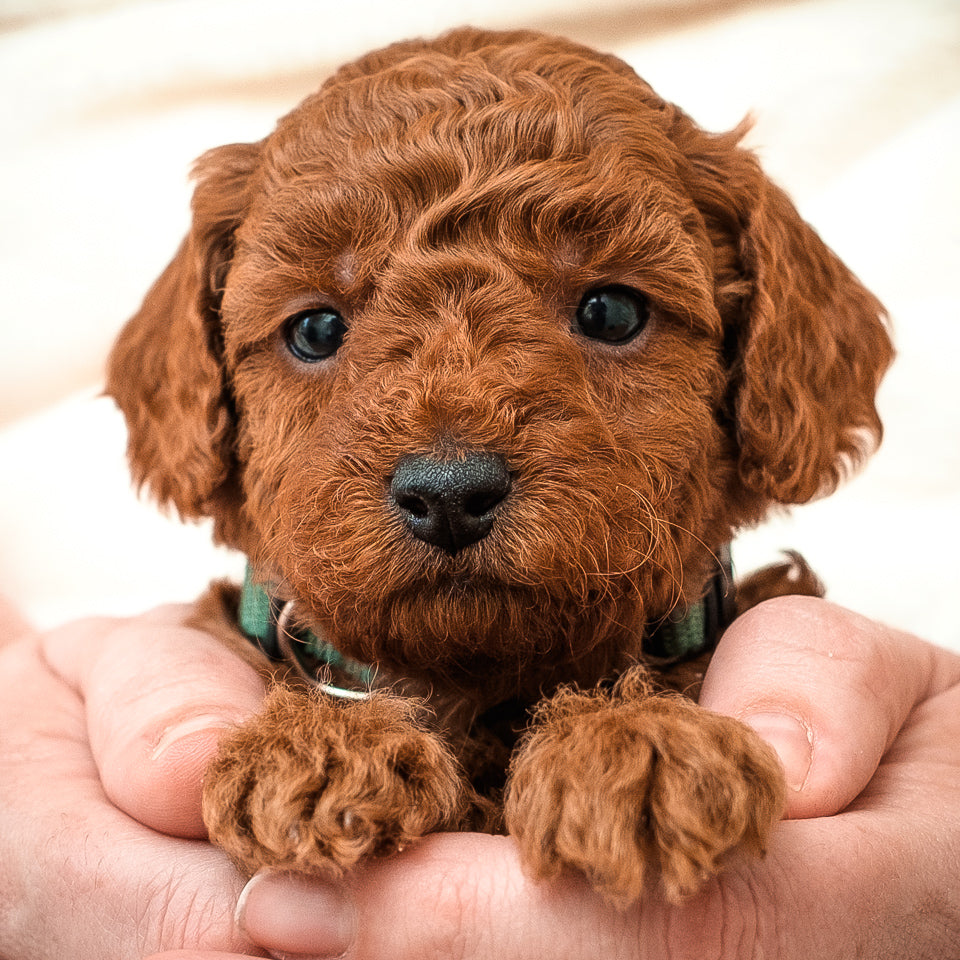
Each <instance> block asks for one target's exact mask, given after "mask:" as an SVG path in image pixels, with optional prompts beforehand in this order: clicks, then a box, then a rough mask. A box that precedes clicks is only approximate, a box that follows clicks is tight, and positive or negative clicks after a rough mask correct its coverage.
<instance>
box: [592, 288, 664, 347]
mask: <svg viewBox="0 0 960 960" xmlns="http://www.w3.org/2000/svg"><path fill="white" fill-rule="evenodd" d="M649 319H650V304H649V302H648V301H647V298H646V297H645V296H644V295H643V294H642V293H640V291H639V290H632V289H631V288H630V287H601V288H600V289H599V290H590V291H589V292H588V293H587V294H586V296H584V298H583V299H582V300H581V301H580V306H579V307H577V326H578V327H579V328H580V332H581V333H582V334H583V335H584V336H585V337H589V338H590V339H591V340H603V341H605V342H606V343H625V342H626V341H627V340H632V339H633V338H634V337H635V336H636V335H637V334H638V333H640V331H641V330H643V328H644V327H645V326H646V325H647V322H648V321H649Z"/></svg>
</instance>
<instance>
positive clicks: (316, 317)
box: [284, 307, 347, 363]
mask: <svg viewBox="0 0 960 960" xmlns="http://www.w3.org/2000/svg"><path fill="white" fill-rule="evenodd" d="M346 332H347V325H346V323H344V321H343V317H341V316H340V314H339V313H337V311H336V310H331V309H330V308H329V307H320V308H319V309H314V310H302V311H301V312H300V313H295V314H294V315H293V316H292V317H290V319H289V320H287V323H286V326H285V329H284V336H285V338H286V341H287V346H288V347H289V349H290V352H291V353H292V354H293V355H294V356H295V357H296V358H297V359H298V360H302V361H303V362H304V363H318V362H319V361H320V360H326V359H327V358H328V357H332V356H333V355H334V354H335V353H336V352H337V350H339V349H340V344H342V343H343V337H344V334H345V333H346Z"/></svg>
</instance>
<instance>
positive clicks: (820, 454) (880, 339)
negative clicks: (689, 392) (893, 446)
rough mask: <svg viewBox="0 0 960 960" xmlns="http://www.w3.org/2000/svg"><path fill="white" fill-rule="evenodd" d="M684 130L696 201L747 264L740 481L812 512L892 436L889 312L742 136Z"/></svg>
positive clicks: (737, 353) (740, 339)
mask: <svg viewBox="0 0 960 960" xmlns="http://www.w3.org/2000/svg"><path fill="white" fill-rule="evenodd" d="M684 121H686V122H684ZM675 122H676V123H677V125H678V127H680V128H681V129H682V135H681V136H680V138H679V139H680V140H681V141H683V146H682V148H683V149H684V152H685V153H686V155H687V158H688V160H689V161H690V162H691V165H692V169H693V176H692V177H691V181H690V184H689V185H690V188H691V192H692V194H693V195H694V199H695V202H697V203H698V206H699V207H700V209H701V211H702V212H704V214H705V219H706V220H707V223H708V229H709V230H710V232H711V233H712V234H713V235H714V238H715V242H719V243H720V244H723V245H732V247H733V258H732V259H733V260H734V261H735V262H736V263H737V264H738V271H737V272H738V273H739V276H738V277H737V278H736V279H735V280H734V283H733V286H737V287H739V288H740V290H739V294H738V298H737V299H738V300H739V304H740V306H739V308H738V309H737V310H736V311H734V315H733V316H728V317H727V318H726V322H727V325H728V334H729V338H730V341H731V342H732V343H733V344H734V347H733V351H732V352H733V356H731V357H729V358H728V359H729V360H730V361H731V364H732V367H731V376H732V398H733V402H732V407H733V409H732V411H731V412H732V414H733V420H734V422H735V424H736V431H737V441H738V445H739V472H740V479H741V482H742V483H743V485H744V486H745V487H746V488H747V489H748V490H750V491H752V492H753V493H755V494H758V495H760V496H761V497H763V498H766V499H771V500H775V501H778V502H780V503H805V502H806V501H808V500H810V499H812V498H814V497H816V496H819V495H822V494H825V493H828V492H830V491H831V490H832V489H833V488H834V487H835V486H836V485H837V483H838V482H839V481H840V480H841V479H842V478H843V477H844V475H845V474H846V473H847V472H848V471H849V470H850V469H851V468H853V467H855V466H857V465H858V464H859V463H860V462H861V461H862V460H863V459H865V458H866V456H868V455H869V453H871V452H872V451H873V450H874V449H875V448H876V446H877V445H878V444H879V442H880V439H881V437H882V433H883V431H882V426H881V423H880V418H879V416H878V414H877V410H876V406H875V402H874V401H875V396H876V392H877V388H878V387H879V384H880V380H881V378H882V376H883V374H884V372H885V371H886V369H887V367H888V366H889V364H890V362H891V360H892V359H893V346H892V344H891V342H890V336H889V334H888V330H887V321H886V315H885V312H884V309H883V306H882V305H881V304H880V302H879V301H878V300H877V299H876V298H875V297H874V296H873V295H872V294H871V293H870V292H869V291H868V290H867V289H866V288H865V287H864V286H863V285H862V284H861V283H860V281H859V280H857V278H856V277H855V276H854V275H853V274H852V273H851V272H850V270H848V269H847V267H846V266H845V265H844V264H843V263H842V262H841V261H840V259H839V258H838V257H837V256H836V255H835V254H834V253H833V252H832V251H831V250H830V249H829V248H828V247H827V245H826V244H825V243H824V242H823V241H822V240H821V239H820V237H819V236H818V235H817V234H816V232H815V231H814V230H813V228H812V227H810V226H809V225H808V224H807V223H805V222H804V221H803V220H802V219H801V217H800V215H799V214H798V213H797V211H796V209H795V208H794V206H793V204H792V203H791V202H790V200H789V198H788V197H787V195H786V194H785V193H784V192H783V191H782V190H781V189H780V188H779V187H777V186H776V185H775V184H773V183H772V182H771V181H770V180H769V179H768V178H767V177H766V176H765V174H764V173H763V172H762V171H761V169H760V166H759V164H758V162H757V160H756V158H755V157H754V156H753V155H752V154H751V153H749V152H748V151H746V150H743V149H741V148H740V147H739V146H737V141H738V140H739V138H740V136H741V134H742V130H738V131H734V132H733V133H731V134H726V135H719V136H714V135H710V134H706V133H704V132H703V131H700V130H699V129H697V128H695V127H692V125H690V121H688V120H686V118H685V117H684V118H679V117H678V118H675ZM675 129H676V128H675ZM744 281H746V283H745V284H744Z"/></svg>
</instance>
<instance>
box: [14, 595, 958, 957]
mask: <svg viewBox="0 0 960 960" xmlns="http://www.w3.org/2000/svg"><path fill="white" fill-rule="evenodd" d="M181 618H182V611H179V610H165V611H160V612H158V613H155V614H153V615H151V616H148V617H145V618H140V619H138V620H135V621H127V622H113V621H91V622H88V623H85V624H83V625H79V626H74V627H70V628H63V629H62V630H60V631H56V632H55V633H54V634H52V635H50V636H49V637H47V638H45V639H43V640H42V641H41V640H40V639H38V638H30V637H28V638H26V639H25V640H21V641H20V642H19V643H17V644H15V645H13V646H11V647H8V648H6V649H4V650H0V657H2V662H0V765H2V767H3V770H2V771H0V802H2V804H3V806H2V809H3V810H4V817H3V818H0V862H2V863H3V868H2V869H0V956H3V957H6V958H8V960H32V958H47V957H58V958H59V957H64V956H78V957H80V956H82V957H84V958H85V960H96V958H99V957H112V958H128V957H140V956H143V955H145V954H147V953H149V952H150V951H158V950H166V951H174V952H170V953H166V954H164V958H165V960H172V958H173V957H174V956H178V957H180V958H187V957H189V958H199V957H203V958H206V960H212V958H214V957H227V956H230V957H237V956H262V955H263V954H264V953H265V952H272V953H273V954H274V955H278V956H279V955H300V956H305V957H308V956H314V957H322V956H329V957H336V956H345V957H347V958H350V960H365V958H371V960H372V958H380V957H384V958H386V957H390V958H392V960H402V958H404V957H417V958H422V957H424V956H443V957H454V958H459V960H468V958H469V960H473V958H476V960H480V958H485V957H494V956H495V957H497V960H514V958H521V957H524V958H527V957H529V958H534V957H536V958H543V957H547V956H549V957H556V958H570V960H573V958H580V957H590V958H596V957H598V956H602V957H611V958H624V960H627V958H633V957H636V958H661V957H663V958H670V960H674V958H679V957H684V956H688V955H689V956H697V957H702V956H716V957H726V958H731V960H734V958H739V957H752V956H756V955H758V954H763V955H769V956H776V957H778V958H779V960H790V958H794V957H796V958H801V957H802V958H804V960H806V958H809V957H817V958H818V960H820V958H822V960H829V958H841V957H842V958H847V957H851V956H863V957H867V958H870V957H873V958H897V960H900V958H903V957H911V958H922V957H930V958H938V960H943V958H947V957H952V956H954V955H955V954H956V943H958V942H960V894H958V886H957V882H956V878H957V876H958V874H960V776H958V774H960V657H957V656H955V655H953V654H950V653H948V652H946V651H943V650H939V649H937V648H935V647H932V646H930V645H928V644H925V643H923V642H921V641H919V640H917V639H915V638H913V637H909V636H907V635H904V634H902V633H899V632H897V631H894V630H890V629H888V628H886V627H882V626H880V625H878V624H875V623H872V622H871V621H868V620H865V619H863V618H861V617H858V616H855V615H853V614H851V613H849V612H847V611H844V610H841V609H839V608H837V607H833V606H831V605H829V604H825V603H823V602H821V601H811V600H804V599H800V598H790V599H785V600H780V601H773V602H771V603H769V604H766V605H764V606H762V607H759V608H757V609H756V610H755V611H751V613H750V614H748V615H747V616H745V617H743V618H741V619H740V620H739V621H738V622H737V623H736V624H735V625H734V626H733V627H732V628H731V629H730V630H729V631H728V632H727V634H726V635H725V636H724V639H723V641H722V643H721V645H720V648H719V650H718V652H717V655H716V657H715V658H714V661H713V663H712V664H711V668H710V671H709V673H708V676H707V679H706V682H705V684H704V689H703V694H702V697H701V702H702V703H703V704H704V705H705V706H707V707H708V708H710V709H715V710H718V711H722V712H725V713H730V714H733V715H736V716H740V717H742V718H743V719H745V720H747V722H751V723H752V724H753V725H754V726H755V727H756V729H757V730H759V731H760V732H761V733H762V735H764V736H766V737H767V738H768V739H769V740H770V741H771V742H772V743H773V744H774V746H775V747H776V748H777V749H778V752H779V753H780V756H781V758H782V760H783V762H784V768H785V773H786V777H787V781H788V783H790V784H791V785H792V789H791V795H790V800H789V806H788V813H789V814H790V815H791V816H792V817H794V818H796V819H792V820H789V821H787V822H785V823H783V824H782V825H781V826H780V827H779V828H778V831H777V833H776V835H775V838H774V842H773V844H772V847H771V850H770V852H769V854H768V856H767V857H766V859H765V860H763V861H760V862H756V861H747V860H734V861H732V862H731V863H730V864H729V867H728V869H727V871H726V872H725V873H724V874H723V875H722V876H721V877H720V878H719V879H717V880H715V881H712V882H711V883H710V884H708V885H707V887H706V888H705V889H704V890H703V891H702V892H701V893H700V894H698V895H697V896H696V897H695V898H693V899H692V900H690V901H688V902H687V903H685V904H683V905H681V906H679V907H673V906H670V905H668V904H666V903H665V902H664V901H663V900H662V899H661V898H660V897H659V896H658V895H657V892H656V890H655V889H651V890H650V891H649V894H648V896H647V897H645V898H644V899H643V901H642V902H641V903H640V904H638V905H636V906H635V907H633V908H631V909H629V910H626V911H622V912H621V911H617V910H614V909H613V908H611V907H609V906H608V905H607V904H605V903H604V902H603V901H601V900H600V899H599V898H597V897H596V896H595V895H594V894H593V892H592V891H591V890H590V889H589V888H588V887H587V886H586V885H585V884H584V883H583V882H582V881H581V880H580V879H579V878H577V877H574V876H571V877H567V878H565V879H564V880H563V881H561V882H559V883H556V884H534V883H531V882H530V881H529V880H528V879H527V878H526V877H525V876H524V874H523V871H522V868H521V866H520V864H519V862H518V860H517V856H516V850H515V847H514V845H513V843H512V842H511V841H510V840H509V839H508V838H502V837H485V836H478V835H469V834H465V835H440V836H433V837H428V838H425V839H424V840H423V841H422V842H420V843H418V844H416V845H414V846H413V847H411V848H410V849H408V850H407V851H405V852H404V853H403V854H401V855H399V856H397V857H394V858H391V859H388V860H385V861H382V862H379V863H373V864H370V865H368V866H367V867H365V868H364V869H362V870H360V871H357V872H356V874H355V875H353V876H351V877H349V878H348V879H347V880H345V881H344V882H342V883H339V884H330V883H321V882H316V881H306V880H303V879H301V878H296V877H291V876H286V875H283V874H264V875H262V876H258V877H257V878H255V879H254V881H252V882H251V884H250V885H248V887H247V888H246V890H245V891H244V895H243V898H242V908H241V910H240V922H241V927H240V928H238V927H237V926H235V924H234V919H233V917H234V905H235V902H236V899H237V896H238V893H239V890H240V887H241V885H242V884H241V882H240V881H239V879H238V878H237V877H236V875H235V874H234V873H233V871H232V869H231V868H230V866H229V865H228V864H227V863H226V862H225V861H224V858H223V857H222V856H221V855H220V854H219V853H218V852H217V851H215V850H213V849H212V848H210V847H209V846H208V845H207V844H206V843H205V842H203V841H202V840H199V839H195V838H196V837H197V836H198V835H199V834H201V833H202V825H201V823H200V820H199V803H200V777H201V774H202V770H203V768H204V766H205V764H206V762H207V760H208V759H209V757H210V755H211V753H212V751H213V750H214V749H215V745H216V740H217V737H218V735H219V733H220V731H221V730H222V729H223V728H224V726H228V725H230V724H232V723H234V722H236V721H238V720H240V719H242V718H243V717H244V716H246V715H248V714H249V713H250V712H252V711H253V710H255V709H256V707H257V705H258V703H259V700H260V697H261V693H262V691H261V687H260V682H259V679H258V678H257V677H256V675H255V674H254V673H253V671H251V670H250V669H249V668H248V667H246V666H245V665H244V664H242V663H240V662H239V661H237V660H236V659H235V658H234V657H233V656H232V655H230V654H228V653H227V652H226V651H225V650H223V649H222V648H220V647H219V645H218V644H217V643H216V641H214V640H212V639H210V638H208V637H206V636H204V635H203V634H198V633H195V632H194V631H189V630H186V628H184V627H183V626H182V623H181ZM121 811H122V812H121ZM147 825H148V826H147ZM161 830H162V831H166V832H167V833H166V834H163V833H160V832H158V831H161ZM190 838H194V839H190ZM217 951H219V953H218V952H217ZM258 951H259V952H258ZM951 951H954V952H953V953H951Z"/></svg>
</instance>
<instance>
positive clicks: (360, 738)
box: [203, 686, 463, 875]
mask: <svg viewBox="0 0 960 960" xmlns="http://www.w3.org/2000/svg"><path fill="white" fill-rule="evenodd" d="M462 795H463V791H462V782H461V778H460V773H459V769H458V767H457V764H456V761H455V760H454V759H453V757H452V756H451V754H450V753H449V751H448V750H447V749H446V747H445V746H444V745H443V744H442V742H441V741H440V740H439V738H437V737H436V736H435V735H433V734H432V733H430V732H429V731H427V730H425V729H423V727H422V726H421V725H419V724H418V723H417V722H416V719H415V716H414V710H413V708H412V707H411V706H410V705H409V704H408V703H407V702H406V701H403V700H401V699H399V698H395V697H390V696H386V695H380V694H377V695H375V696H373V697H371V698H370V699H369V700H366V701H360V702H341V701H337V700H333V699H332V698H330V697H326V696H324V695H323V694H320V693H313V692H310V693H303V692H300V691H294V690H290V689H288V688H284V687H280V686H277V687H275V688H274V689H273V690H272V691H271V693H270V695H269V696H268V698H267V702H266V704H265V708H264V710H263V712H262V713H261V714H260V715H258V716H257V717H255V718H253V719H252V720H250V721H249V722H247V723H246V724H244V725H243V726H242V727H240V728H239V729H238V730H237V731H236V732H235V733H233V734H230V735H228V736H227V737H226V738H225V739H224V740H223V742H222V743H221V745H220V751H219V754H218V756H217V757H216V759H215V760H214V761H213V763H212V764H211V766H210V767H209V768H208V770H207V774H206V778H205V780H204V791H203V817H204V821H205V822H206V824H207V829H208V830H209V833H210V839H211V840H212V841H213V842H214V843H215V844H217V845H218V846H219V847H221V848H222V849H224V850H225V851H226V852H227V853H228V854H229V855H230V857H231V858H232V859H233V860H234V862H235V863H236V864H237V866H238V867H239V868H240V869H241V870H242V871H243V872H244V873H246V874H248V875H250V874H253V873H255V872H256V871H257V870H258V869H260V868H261V867H281V868H288V869H291V870H298V871H307V872H321V873H334V874H340V873H342V872H343V871H344V870H348V869H350V868H351V867H352V866H354V865H355V864H356V863H357V862H358V861H360V860H361V859H363V858H365V857H368V856H377V855H383V854H388V853H391V852H393V851H395V850H399V849H401V848H402V847H403V846H404V845H405V844H407V843H409V842H410V841H412V840H414V839H416V838H417V837H420V836H422V835H423V834H425V833H429V832H430V831H432V830H437V829H442V828H451V827H455V826H456V825H457V824H458V822H459V820H460V817H461V814H462V809H461V808H462Z"/></svg>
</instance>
